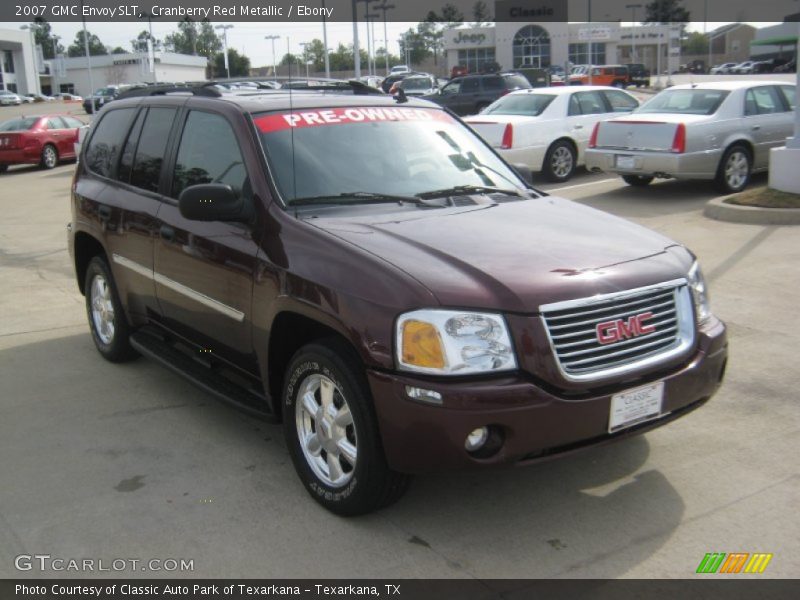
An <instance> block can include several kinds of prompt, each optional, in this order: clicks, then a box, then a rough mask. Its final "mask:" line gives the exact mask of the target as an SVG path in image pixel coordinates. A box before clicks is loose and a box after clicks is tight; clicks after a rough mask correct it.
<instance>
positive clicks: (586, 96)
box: [575, 92, 606, 115]
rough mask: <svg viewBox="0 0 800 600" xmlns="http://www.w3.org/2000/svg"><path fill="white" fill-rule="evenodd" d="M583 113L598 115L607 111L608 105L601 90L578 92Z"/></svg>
mask: <svg viewBox="0 0 800 600" xmlns="http://www.w3.org/2000/svg"><path fill="white" fill-rule="evenodd" d="M575 96H577V97H578V104H579V105H580V107H581V113H582V114H584V115H596V114H600V113H604V112H606V106H605V103H604V102H603V98H602V97H601V96H600V92H576V93H575Z"/></svg>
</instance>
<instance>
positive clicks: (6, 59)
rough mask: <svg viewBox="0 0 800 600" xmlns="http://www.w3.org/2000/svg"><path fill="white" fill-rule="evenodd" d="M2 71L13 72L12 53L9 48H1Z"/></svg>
mask: <svg viewBox="0 0 800 600" xmlns="http://www.w3.org/2000/svg"><path fill="white" fill-rule="evenodd" d="M3 71H5V72H6V73H13V72H14V55H13V54H12V53H11V50H3Z"/></svg>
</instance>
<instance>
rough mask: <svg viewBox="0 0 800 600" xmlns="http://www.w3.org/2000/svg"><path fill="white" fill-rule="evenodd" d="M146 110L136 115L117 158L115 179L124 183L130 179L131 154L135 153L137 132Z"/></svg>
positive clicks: (137, 140)
mask: <svg viewBox="0 0 800 600" xmlns="http://www.w3.org/2000/svg"><path fill="white" fill-rule="evenodd" d="M146 114H147V110H146V109H145V110H142V111H140V112H139V116H138V117H136V122H135V123H134V124H133V127H132V128H131V132H130V133H129V134H128V139H127V140H125V145H124V146H123V147H122V152H121V154H120V158H119V166H118V167H117V179H119V180H120V181H122V182H124V183H129V182H130V180H131V171H132V170H133V155H134V154H135V153H136V144H137V143H139V134H140V133H141V132H142V123H144V116H145V115H146Z"/></svg>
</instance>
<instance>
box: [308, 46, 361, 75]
mask: <svg viewBox="0 0 800 600" xmlns="http://www.w3.org/2000/svg"><path fill="white" fill-rule="evenodd" d="M351 54H352V53H351ZM300 60H301V61H302V62H303V64H305V63H308V62H310V63H311V65H310V66H309V69H311V70H312V71H323V70H324V69H325V44H323V43H322V40H318V39H316V38H315V39H313V40H311V41H310V42H309V43H308V44H307V45H306V46H305V47H304V48H303V55H302V57H301V59H300Z"/></svg>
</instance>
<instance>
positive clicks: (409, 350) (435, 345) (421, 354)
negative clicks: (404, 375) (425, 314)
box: [402, 321, 445, 369]
mask: <svg viewBox="0 0 800 600" xmlns="http://www.w3.org/2000/svg"><path fill="white" fill-rule="evenodd" d="M402 355H403V362H404V363H406V364H409V365H414V366H416V367H426V368H430V369H443V368H444V367H445V360H444V348H443V347H442V340H441V338H440V337H439V332H438V331H437V330H436V327H434V326H433V325H431V324H430V323H424V322H423V321H406V322H405V323H403V352H402Z"/></svg>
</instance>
